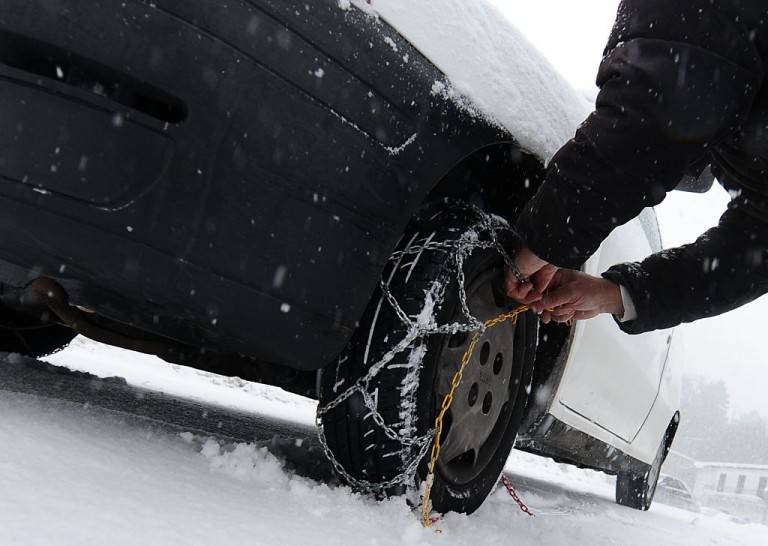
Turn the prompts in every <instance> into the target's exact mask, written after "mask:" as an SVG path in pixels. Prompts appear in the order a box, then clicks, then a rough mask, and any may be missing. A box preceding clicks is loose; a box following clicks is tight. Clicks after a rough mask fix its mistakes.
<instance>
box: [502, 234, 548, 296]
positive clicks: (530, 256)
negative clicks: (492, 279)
mask: <svg viewBox="0 0 768 546" xmlns="http://www.w3.org/2000/svg"><path fill="white" fill-rule="evenodd" d="M515 265H516V266H517V268H518V270H519V271H520V273H521V274H522V275H523V277H524V278H525V279H527V280H528V281H529V282H520V280H519V279H518V278H517V277H516V276H515V275H514V273H512V271H510V270H509V269H507V270H506V283H505V285H506V290H507V295H508V296H509V297H510V298H512V299H513V300H515V301H518V302H520V303H522V304H524V305H530V304H531V303H533V302H536V301H539V300H541V296H542V294H543V293H544V291H545V290H546V289H547V286H548V285H549V282H550V281H551V280H552V277H553V276H554V275H555V273H556V272H557V267H555V266H554V265H552V264H549V263H547V262H545V261H544V260H542V259H541V258H539V257H538V256H536V254H534V253H533V252H531V250H530V249H528V248H526V247H523V248H522V249H520V251H519V252H518V253H517V254H516V255H515Z"/></svg>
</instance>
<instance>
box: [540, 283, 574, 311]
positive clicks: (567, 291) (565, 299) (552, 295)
mask: <svg viewBox="0 0 768 546" xmlns="http://www.w3.org/2000/svg"><path fill="white" fill-rule="evenodd" d="M573 299H574V294H573V289H572V288H571V285H570V284H566V285H563V286H562V287H559V288H556V289H555V290H551V291H550V292H548V293H547V294H545V295H544V298H543V299H542V302H541V303H542V304H543V305H544V307H547V308H548V309H552V308H556V307H560V306H561V305H565V304H566V303H570V302H572V301H573Z"/></svg>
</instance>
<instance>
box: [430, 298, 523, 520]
mask: <svg viewBox="0 0 768 546" xmlns="http://www.w3.org/2000/svg"><path fill="white" fill-rule="evenodd" d="M526 311H528V306H527V305H521V306H520V307H517V308H515V309H513V310H512V311H507V312H506V313H502V314H500V315H499V316H497V317H494V318H492V319H488V320H486V321H485V322H484V323H483V325H484V326H485V328H484V329H482V330H478V331H477V332H475V333H474V334H472V340H471V341H470V342H469V346H468V347H467V349H466V351H464V354H463V355H462V357H461V365H460V366H459V369H458V370H457V371H456V373H455V374H453V378H451V388H450V390H449V391H448V394H446V395H445V396H444V397H443V402H442V404H441V405H440V411H439V412H438V414H437V418H435V439H434V440H433V443H432V451H431V452H430V456H429V466H428V467H427V469H428V473H427V481H426V486H425V487H424V497H423V498H422V501H421V523H422V525H424V527H429V526H430V525H431V524H432V519H431V518H430V516H429V513H430V509H431V507H430V504H431V503H430V495H431V493H432V485H433V483H434V481H435V469H436V468H437V460H438V458H439V457H440V440H441V436H442V433H443V418H444V417H445V413H446V412H447V411H448V409H449V408H450V407H451V404H452V403H453V395H454V394H455V393H456V389H457V388H458V386H459V383H460V382H461V378H462V376H463V375H464V369H465V368H466V367H467V364H469V360H470V359H471V358H472V354H473V353H474V352H475V347H476V346H477V341H478V340H479V339H480V336H481V335H482V334H483V333H485V332H486V331H487V330H489V329H491V328H493V327H494V326H498V325H499V324H501V323H503V322H506V321H508V320H511V321H512V323H513V324H514V323H515V322H516V321H517V317H518V316H519V315H521V314H523V313H525V312H526Z"/></svg>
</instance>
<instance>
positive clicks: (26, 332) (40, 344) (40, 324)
mask: <svg viewBox="0 0 768 546" xmlns="http://www.w3.org/2000/svg"><path fill="white" fill-rule="evenodd" d="M76 335H77V334H76V333H75V332H74V331H73V330H72V329H71V328H68V327H66V326H62V325H61V324H57V323H55V322H51V321H50V317H47V316H46V317H42V318H33V317H31V316H27V315H24V314H21V313H18V312H15V311H12V310H10V309H8V308H5V307H2V306H0V351H3V352H6V353H19V354H23V355H26V356H30V357H33V358H40V357H43V356H48V355H51V354H53V353H55V352H58V351H60V350H61V349H63V348H65V347H66V346H67V345H69V343H70V342H71V341H72V339H74V337H75V336H76Z"/></svg>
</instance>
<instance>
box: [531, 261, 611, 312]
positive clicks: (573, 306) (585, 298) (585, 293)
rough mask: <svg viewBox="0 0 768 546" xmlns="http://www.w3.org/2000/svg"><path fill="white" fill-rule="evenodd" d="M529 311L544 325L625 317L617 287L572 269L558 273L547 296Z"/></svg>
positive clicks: (604, 280) (550, 284)
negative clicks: (532, 311) (539, 318)
mask: <svg viewBox="0 0 768 546" xmlns="http://www.w3.org/2000/svg"><path fill="white" fill-rule="evenodd" d="M531 308H532V309H533V310H534V311H536V312H537V313H540V314H541V320H542V322H544V324H547V323H549V321H550V320H554V321H556V322H567V321H569V320H586V319H590V318H592V317H595V316H597V315H599V314H601V313H611V314H613V315H623V314H624V304H623V303H622V300H621V289H620V288H619V285H618V284H616V283H614V282H611V281H609V280H607V279H604V278H602V277H594V276H592V275H588V274H586V273H582V272H581V271H574V270H572V269H558V270H557V272H556V273H555V275H554V277H553V278H552V279H551V282H550V283H549V292H548V293H547V294H544V297H543V298H542V299H541V300H540V301H538V302H535V303H533V304H532V305H531Z"/></svg>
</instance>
